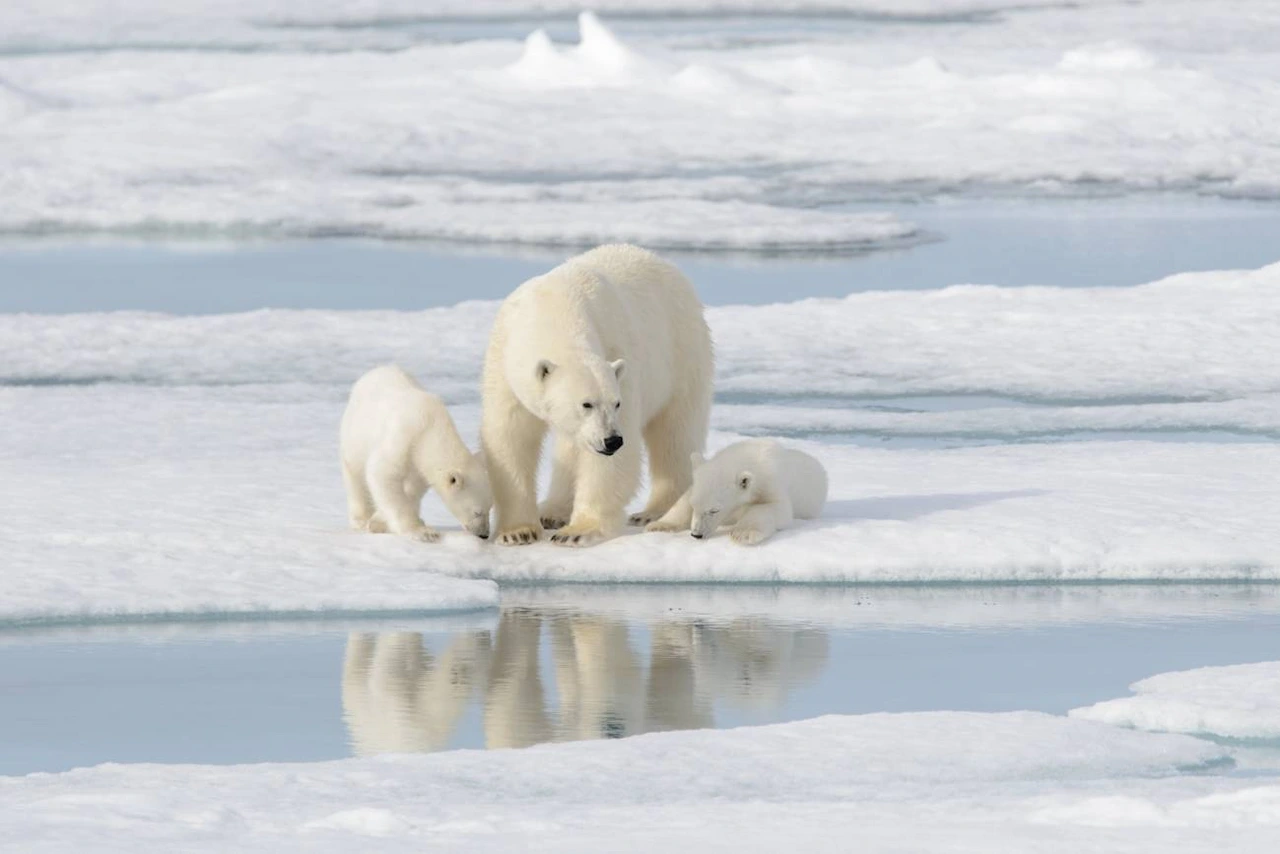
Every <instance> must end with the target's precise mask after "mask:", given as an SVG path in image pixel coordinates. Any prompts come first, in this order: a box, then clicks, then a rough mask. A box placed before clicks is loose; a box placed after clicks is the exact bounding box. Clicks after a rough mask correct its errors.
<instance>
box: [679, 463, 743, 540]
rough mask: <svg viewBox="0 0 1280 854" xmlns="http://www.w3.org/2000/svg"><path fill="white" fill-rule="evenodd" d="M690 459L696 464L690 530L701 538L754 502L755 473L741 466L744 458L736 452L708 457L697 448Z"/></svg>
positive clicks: (690, 498)
mask: <svg viewBox="0 0 1280 854" xmlns="http://www.w3.org/2000/svg"><path fill="white" fill-rule="evenodd" d="M690 459H691V461H692V463H693V486H692V487H691V488H690V489H689V504H690V506H691V508H692V509H693V519H692V521H691V524H690V532H691V533H692V534H693V536H695V537H697V538H698V539H702V538H703V537H708V536H710V535H712V534H714V533H715V532H716V528H718V527H719V526H720V525H721V523H722V522H724V521H725V520H727V519H729V518H730V516H732V515H733V513H734V511H736V510H738V509H740V508H741V507H743V506H745V505H747V504H750V503H752V501H753V500H754V499H755V494H756V476H755V474H754V472H752V471H751V470H750V469H746V468H741V467H740V463H742V462H743V461H742V460H741V459H738V458H737V455H736V454H725V453H720V454H717V455H716V456H715V457H712V458H711V459H710V460H705V459H703V457H702V454H700V453H698V452H697V451H694V452H693V454H692V455H691V457H690Z"/></svg>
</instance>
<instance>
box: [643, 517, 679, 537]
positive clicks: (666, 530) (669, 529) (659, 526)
mask: <svg viewBox="0 0 1280 854" xmlns="http://www.w3.org/2000/svg"><path fill="white" fill-rule="evenodd" d="M688 527H689V526H688V525H677V524H676V523H675V522H664V521H662V520H661V519H659V520H658V521H656V522H650V523H649V524H648V525H645V526H644V530H645V533H646V534H673V533H675V532H676V531H683V530H685V529H686V528H688Z"/></svg>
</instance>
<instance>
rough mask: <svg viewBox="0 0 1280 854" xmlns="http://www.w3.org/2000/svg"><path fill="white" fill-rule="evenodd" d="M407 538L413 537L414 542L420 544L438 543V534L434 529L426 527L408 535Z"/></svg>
mask: <svg viewBox="0 0 1280 854" xmlns="http://www.w3.org/2000/svg"><path fill="white" fill-rule="evenodd" d="M409 536H411V537H413V538H414V539H415V540H417V541H418V542H420V543H438V542H440V532H439V531H437V530H436V529H435V528H426V527H423V528H419V529H418V530H416V531H414V532H412V533H411V534H409Z"/></svg>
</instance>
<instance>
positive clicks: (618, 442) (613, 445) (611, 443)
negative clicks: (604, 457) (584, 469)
mask: <svg viewBox="0 0 1280 854" xmlns="http://www.w3.org/2000/svg"><path fill="white" fill-rule="evenodd" d="M621 447H622V437H621V436H610V437H609V438H608V439H605V440H604V452H605V453H606V454H616V453H617V452H618V449H619V448H621Z"/></svg>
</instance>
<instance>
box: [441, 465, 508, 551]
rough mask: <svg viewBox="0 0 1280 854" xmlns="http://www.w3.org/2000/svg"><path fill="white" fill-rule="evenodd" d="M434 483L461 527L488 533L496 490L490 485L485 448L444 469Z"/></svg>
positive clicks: (445, 504) (483, 533)
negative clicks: (456, 464) (455, 466)
mask: <svg viewBox="0 0 1280 854" xmlns="http://www.w3.org/2000/svg"><path fill="white" fill-rule="evenodd" d="M437 480H438V481H439V482H438V483H433V484H432V486H433V487H434V488H435V490H436V491H437V492H439V493H440V500H441V501H443V502H444V506H445V507H448V508H449V512H450V513H452V514H453V517H454V518H455V519H457V520H458V521H459V522H461V523H462V527H464V528H466V529H467V530H468V531H470V532H471V533H473V534H475V535H476V536H477V537H479V538H481V539H488V537H489V511H490V510H491V509H493V490H492V489H490V487H489V469H488V467H487V466H486V465H485V460H484V451H479V452H477V453H475V454H472V455H471V456H470V458H469V459H468V460H467V462H466V463H464V464H463V465H461V466H459V467H457V468H452V469H449V470H447V471H444V472H441V473H440V474H439V475H438V476H437Z"/></svg>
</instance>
